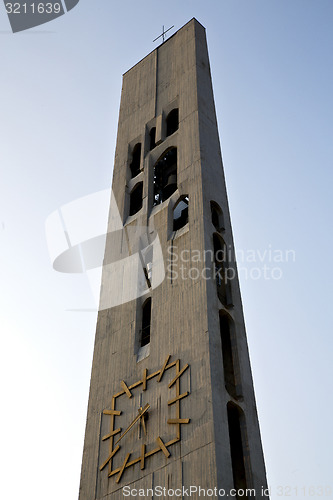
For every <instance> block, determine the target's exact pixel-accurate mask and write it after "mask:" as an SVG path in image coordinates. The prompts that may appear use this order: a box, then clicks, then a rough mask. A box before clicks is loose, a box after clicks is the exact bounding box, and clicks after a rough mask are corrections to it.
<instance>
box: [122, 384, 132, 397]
mask: <svg viewBox="0 0 333 500" xmlns="http://www.w3.org/2000/svg"><path fill="white" fill-rule="evenodd" d="M120 385H121V387H122V388H123V389H124V391H125V392H126V394H127V396H128V397H129V398H131V397H132V396H133V394H132V393H131V391H130V390H129V388H128V386H127V385H126V382H125V380H122V381H121V382H120Z"/></svg>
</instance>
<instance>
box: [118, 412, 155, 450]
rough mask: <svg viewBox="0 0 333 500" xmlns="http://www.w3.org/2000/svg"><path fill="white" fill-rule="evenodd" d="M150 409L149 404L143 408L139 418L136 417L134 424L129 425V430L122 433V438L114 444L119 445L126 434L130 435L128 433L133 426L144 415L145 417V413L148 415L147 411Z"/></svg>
mask: <svg viewBox="0 0 333 500" xmlns="http://www.w3.org/2000/svg"><path fill="white" fill-rule="evenodd" d="M149 408H150V404H148V403H147V404H146V405H145V407H144V408H143V410H142V411H140V412H139V415H137V416H136V417H135V419H134V420H133V422H131V423H130V424H129V426H128V427H127V429H126V430H125V431H124V432H123V433H122V435H121V436H120V437H119V438H118V439H117V441H116V442H115V443H114V444H115V445H116V444H117V443H119V441H120V440H121V439H122V438H123V437H124V436H125V434H127V433H128V431H129V430H131V429H132V427H133V425H135V424H136V423H137V421H138V420H140V418H141V417H142V415H144V413H146V411H148V410H149Z"/></svg>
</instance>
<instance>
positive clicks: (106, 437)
mask: <svg viewBox="0 0 333 500" xmlns="http://www.w3.org/2000/svg"><path fill="white" fill-rule="evenodd" d="M119 432H121V427H119V429H115V430H114V431H112V432H110V433H109V434H106V435H105V436H103V437H102V441H105V440H106V439H109V438H110V437H111V436H114V435H115V434H118V433H119Z"/></svg>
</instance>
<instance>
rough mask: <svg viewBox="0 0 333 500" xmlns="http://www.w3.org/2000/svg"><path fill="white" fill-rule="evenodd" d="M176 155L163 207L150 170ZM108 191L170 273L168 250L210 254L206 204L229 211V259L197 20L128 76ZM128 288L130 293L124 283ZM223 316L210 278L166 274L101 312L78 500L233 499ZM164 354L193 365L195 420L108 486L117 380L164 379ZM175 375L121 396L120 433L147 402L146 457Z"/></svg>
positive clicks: (132, 438) (160, 431)
mask: <svg viewBox="0 0 333 500" xmlns="http://www.w3.org/2000/svg"><path fill="white" fill-rule="evenodd" d="M175 107H178V108H179V129H178V131H177V132H175V133H174V134H172V135H171V136H170V137H167V138H166V137H165V117H166V116H167V114H168V113H169V112H170V111H171V110H172V109H173V108H175ZM153 126H155V127H156V132H157V135H156V139H157V142H160V143H159V145H158V146H156V147H155V148H154V149H153V150H152V151H149V130H150V129H151V127H153ZM137 142H141V143H142V145H143V147H142V157H141V166H142V170H143V171H142V173H141V174H140V175H139V176H138V179H135V180H134V181H133V180H130V173H129V163H130V151H131V148H133V146H134V145H135V144H136V143H137ZM171 146H175V147H177V148H178V166H177V175H178V190H177V191H176V192H175V193H174V194H173V195H172V196H171V198H169V199H168V200H166V201H165V202H164V203H163V204H161V205H159V206H156V207H153V167H154V163H155V162H156V161H157V160H158V159H159V157H160V156H161V155H162V154H163V152H164V151H165V150H166V149H167V148H169V147H171ZM137 180H140V181H142V180H143V208H142V209H141V210H140V211H139V212H138V213H137V214H135V215H134V216H131V217H128V213H129V192H130V190H131V189H132V187H133V185H135V183H136V181H137ZM112 187H113V192H114V194H115V197H116V201H117V205H118V208H119V211H120V216H121V219H122V222H123V224H124V225H125V227H126V228H129V227H136V226H137V227H139V226H147V227H148V226H149V228H150V229H151V230H152V231H153V229H154V230H155V233H154V234H156V232H157V234H158V236H159V239H160V242H161V247H162V251H163V255H164V261H165V263H166V266H167V265H168V259H170V255H169V253H168V248H170V246H171V245H172V247H173V251H174V252H175V254H176V255H178V256H180V255H181V252H182V250H191V251H193V250H196V251H199V252H200V254H201V255H204V251H205V250H207V249H208V250H209V249H210V250H212V249H213V233H214V232H215V228H214V226H213V224H212V222H211V211H210V201H211V200H214V201H215V202H217V203H218V204H219V205H220V207H221V208H222V210H223V216H224V226H225V230H224V231H223V239H224V241H225V243H226V244H227V245H228V248H231V250H232V251H233V239H232V230H231V224H230V217H229V209H228V201H227V194H226V188H225V181H224V176H223V167H222V159H221V152H220V145H219V138H218V131H217V123H216V117H215V107H214V99H213V92H212V86H211V78H210V69H209V60H208V53H207V45H206V38H205V30H204V28H203V27H202V26H201V25H200V24H199V23H198V22H197V21H196V20H194V19H193V20H192V21H190V22H189V23H188V24H186V25H185V26H184V27H183V28H182V29H180V30H179V31H178V32H177V33H176V34H175V35H173V36H172V37H171V38H169V39H168V40H167V41H166V42H165V43H163V44H162V45H161V46H160V47H158V48H157V49H156V50H154V51H153V52H152V53H151V54H149V55H148V56H147V57H145V58H144V59H143V60H142V61H140V62H139V63H138V64H137V65H136V66H134V67H133V68H132V69H131V70H130V71H128V72H127V73H126V74H125V75H124V79H123V89H122V98H121V106H120V116H119V127H118V138H117V147H116V155H115V166H114V174H113V185H112ZM184 194H187V195H188V196H189V223H188V226H187V227H186V228H184V229H183V230H180V231H179V232H178V233H176V234H174V233H173V231H172V209H173V206H174V205H175V203H176V202H177V200H178V198H179V196H181V195H184ZM111 215H112V214H111ZM110 230H111V218H110ZM138 234H139V233H138ZM125 246H126V245H125ZM137 248H138V247H137V246H136V244H135V243H134V244H133V245H132V246H131V249H130V252H132V253H134V252H136V251H137ZM169 252H170V250H169ZM124 256H126V254H125V251H124V245H123V240H122V238H120V239H119V240H117V239H116V238H115V237H114V236H112V234H110V235H109V238H108V240H107V247H106V262H107V261H108V260H109V259H111V260H112V259H115V258H117V259H121V258H122V257H124ZM174 264H175V262H174V263H173V265H174ZM205 266H206V263H205V262H204V261H201V262H196V263H195V267H196V268H197V269H199V271H200V273H201V272H202V270H203V269H204V268H205ZM233 266H234V267H235V265H233ZM153 272H154V270H153ZM123 286H124V289H125V288H126V282H124V283H123ZM112 287H113V281H112V279H111V277H110V275H109V274H108V273H107V271H105V272H104V274H103V278H102V292H101V294H102V298H103V297H104V299H105V297H108V294H110V295H111V294H112V293H113V290H112ZM231 288H232V296H233V307H232V308H230V307H229V308H228V309H227V312H228V314H229V315H230V317H231V318H232V320H233V322H234V336H233V339H232V342H233V348H234V349H235V350H236V352H237V355H238V359H239V373H238V376H239V379H240V380H239V382H240V384H241V387H242V398H239V399H238V400H237V401H234V402H235V403H237V405H238V407H240V408H241V409H242V411H243V412H244V415H245V422H246V428H247V441H248V442H247V444H246V450H245V451H244V453H245V455H246V472H247V476H248V477H247V480H248V486H249V487H254V488H256V489H257V492H260V491H261V486H266V477H265V467H264V461H263V455H262V448H261V440H260V433H259V426H258V419H257V414H256V407H255V399H254V392H253V384H252V377H251V370H250V362H249V355H248V349H247V341H246V334H245V327H244V320H243V312H242V304H241V297H240V291H239V285H238V280H237V278H236V279H234V280H233V281H232V283H231ZM119 292H120V293H122V292H123V291H122V290H120V291H119ZM148 296H151V297H152V322H151V342H150V346H149V349H150V353H149V356H147V357H145V358H144V359H143V360H142V361H140V362H137V354H138V349H139V344H138V343H139V340H138V339H139V329H140V321H141V317H140V311H141V307H142V304H143V302H144V300H145V299H146V298H147V297H148ZM223 309H226V308H225V307H224V306H223V305H222V304H221V303H220V301H219V299H218V297H217V293H216V285H215V281H214V280H213V279H210V280H205V279H203V278H198V279H181V278H180V277H178V279H176V278H175V277H174V279H172V281H171V280H170V279H168V273H167V277H166V279H165V280H164V281H163V283H162V284H161V285H160V286H159V287H157V288H155V289H153V290H152V291H150V292H148V293H147V294H146V295H145V296H143V297H139V298H138V299H137V300H132V301H131V302H127V303H125V304H123V305H119V306H117V307H113V308H110V309H105V310H101V311H100V312H99V315H98V322H97V330H96V340H95V350H94V359H93V367H92V375H91V387H90V397H89V407H88V416H87V427H86V436H85V444H84V452H83V462H82V475H81V485H80V496H79V498H80V500H93V499H96V500H97V499H98V500H99V499H101V498H107V499H109V498H110V499H111V498H112V499H118V498H119V499H120V498H123V494H122V490H121V488H122V487H123V486H124V485H126V484H130V485H131V487H133V488H149V487H153V486H156V485H160V486H166V487H169V488H181V487H182V486H185V487H189V486H190V485H198V486H201V487H203V488H214V487H215V486H218V487H220V488H224V489H225V490H229V489H231V488H233V487H234V481H233V473H232V464H231V453H230V443H229V431H228V419H227V403H228V402H229V401H233V398H232V397H231V396H230V395H229V394H228V392H227V390H226V388H225V381H224V371H223V360H222V347H221V337H220V330H219V311H221V310H223ZM169 354H171V355H172V357H171V361H173V360H176V359H177V358H179V359H180V360H181V366H184V365H185V364H186V363H188V364H189V365H190V368H189V369H188V370H187V371H186V372H185V373H184V375H183V376H182V377H181V382H180V386H181V387H180V391H181V392H185V391H189V392H190V395H189V396H188V397H186V398H184V399H183V400H182V402H181V405H180V408H181V410H180V411H181V417H182V418H190V419H191V422H190V424H188V425H182V426H181V441H180V442H178V443H176V444H174V445H172V446H171V447H170V453H171V456H170V457H169V458H166V457H165V456H164V455H163V453H162V452H159V453H156V454H154V455H153V456H151V457H149V458H147V459H146V467H145V469H144V470H141V469H140V465H139V464H136V465H133V466H131V467H129V468H127V469H126V470H125V472H124V475H123V476H122V479H121V481H120V482H119V484H116V482H115V476H113V477H112V478H108V477H107V475H108V474H107V467H106V468H105V469H104V470H103V471H102V472H100V471H99V466H100V465H101V464H102V463H103V461H104V460H106V458H107V457H108V452H109V449H108V444H107V443H108V441H107V440H106V441H102V439H101V438H102V436H103V435H105V434H107V432H108V425H109V423H108V422H109V420H108V419H109V418H110V417H106V416H105V415H102V412H103V410H104V409H105V408H111V406H110V405H111V401H112V396H113V394H115V393H117V392H119V391H121V386H120V383H121V380H125V382H126V383H127V384H128V385H131V384H133V383H134V382H136V381H138V380H140V379H141V378H142V376H143V370H144V368H147V369H148V373H152V372H154V371H156V370H159V369H160V368H161V367H162V365H163V362H164V360H165V359H166V357H167V355H169ZM169 372H170V373H169ZM169 372H168V373H167V374H166V377H165V379H162V381H161V383H160V384H158V383H157V382H156V379H152V380H151V381H149V382H148V388H147V391H145V392H144V393H143V392H142V390H141V388H140V387H139V388H138V389H135V390H133V396H134V397H133V398H132V399H131V400H130V399H128V398H127V397H126V396H122V398H123V399H122V401H121V398H118V399H117V407H118V401H119V405H120V406H121V405H123V406H121V408H122V410H123V415H121V416H119V417H116V426H118V425H119V426H120V427H122V428H123V429H125V428H126V426H127V425H128V424H129V422H130V421H131V419H133V418H134V416H135V414H136V412H137V408H138V406H139V402H140V403H141V401H142V403H143V404H144V403H145V402H147V401H148V402H149V403H150V404H151V407H152V408H151V411H150V416H149V420H148V422H147V426H148V429H147V430H148V435H147V438H145V439H146V440H145V441H144V442H145V443H146V444H147V449H148V448H150V449H152V448H153V447H154V446H155V445H154V443H155V439H156V437H157V436H159V435H160V436H161V437H164V436H166V439H169V438H170V436H171V434H170V433H171V430H170V425H168V424H167V423H166V420H167V418H173V417H174V409H175V406H173V407H172V406H171V407H170V406H168V405H167V400H168V398H169V399H170V394H171V390H170V389H168V382H170V380H171V378H172V374H171V372H172V373H173V370H172V369H170V370H169ZM140 393H141V394H142V396H141V397H142V398H143V399H142V400H140ZM172 394H173V395H174V394H175V392H172ZM171 397H172V396H171ZM139 428H140V426H137V427H136V428H135V430H134V431H133V432H130V433H128V435H127V436H126V438H124V439H123V442H122V443H120V444H121V445H122V448H121V450H120V451H119V453H118V454H116V456H115V458H114V462H113V466H114V467H116V466H120V465H121V464H122V463H123V461H124V458H125V455H126V453H128V452H132V457H131V459H132V458H133V457H136V456H138V455H139V454H140V446H141V442H142V437H141V440H140V436H139ZM168 436H169V437H168ZM193 498H194V497H193ZM257 498H259V495H258V496H257Z"/></svg>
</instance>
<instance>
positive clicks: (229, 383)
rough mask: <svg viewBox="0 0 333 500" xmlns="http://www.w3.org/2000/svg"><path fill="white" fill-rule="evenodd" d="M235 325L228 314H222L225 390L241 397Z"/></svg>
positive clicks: (236, 396) (235, 396)
mask: <svg viewBox="0 0 333 500" xmlns="http://www.w3.org/2000/svg"><path fill="white" fill-rule="evenodd" d="M232 327H233V324H232V320H231V318H230V317H229V316H228V315H227V314H223V313H222V312H220V335H221V344H222V360H223V373H224V383H225V388H226V389H227V391H228V392H229V394H230V396H232V397H234V398H235V399H237V398H238V397H239V396H240V393H241V390H240V374H239V365H238V354H237V347H236V345H235V339H234V338H233V337H234V332H233V328H232Z"/></svg>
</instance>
